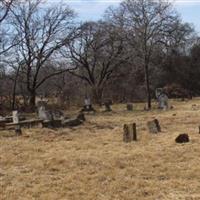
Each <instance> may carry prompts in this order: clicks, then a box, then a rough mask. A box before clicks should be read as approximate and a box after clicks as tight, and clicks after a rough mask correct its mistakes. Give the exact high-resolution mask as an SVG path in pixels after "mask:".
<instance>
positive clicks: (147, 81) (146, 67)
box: [145, 63, 151, 109]
mask: <svg viewBox="0 0 200 200" xmlns="http://www.w3.org/2000/svg"><path fill="white" fill-rule="evenodd" d="M145 84H146V95H147V108H148V109H151V92H150V83H149V67H148V64H147V63H145Z"/></svg>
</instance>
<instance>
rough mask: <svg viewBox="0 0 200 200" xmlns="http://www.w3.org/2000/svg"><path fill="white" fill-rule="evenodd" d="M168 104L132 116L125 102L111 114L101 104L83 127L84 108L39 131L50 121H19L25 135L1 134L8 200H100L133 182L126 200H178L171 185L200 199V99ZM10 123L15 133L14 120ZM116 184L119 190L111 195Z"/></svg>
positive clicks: (139, 106)
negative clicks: (16, 199) (61, 123)
mask: <svg viewBox="0 0 200 200" xmlns="http://www.w3.org/2000/svg"><path fill="white" fill-rule="evenodd" d="M168 104H169V105H174V107H175V108H174V109H167V110H166V109H163V110H161V109H159V108H158V105H159V101H158V102H156V101H155V102H154V103H153V109H152V111H144V110H143V107H144V104H143V103H133V110H132V111H130V110H127V105H126V104H113V105H112V110H113V111H111V112H104V108H100V107H98V106H95V107H94V108H95V110H96V112H95V114H94V113H85V114H83V115H80V116H79V117H80V118H81V120H80V121H81V124H76V122H75V126H73V125H74V121H73V120H75V121H76V119H77V118H78V117H77V116H78V115H77V113H79V112H80V110H81V109H80V108H79V109H77V110H73V111H70V113H74V114H75V115H74V116H75V117H74V118H73V117H72V118H70V117H69V114H70V113H63V114H65V115H66V116H68V117H66V118H67V119H64V121H66V124H67V125H66V126H60V127H59V126H56V127H53V126H52V125H51V126H49V124H48V126H40V125H41V124H40V123H43V119H39V118H38V119H36V118H35V119H34V120H32V121H31V120H29V119H27V118H26V119H25V117H23V118H22V117H20V118H21V119H20V120H19V122H18V123H17V122H15V123H16V124H18V125H20V126H21V134H18V132H17V130H15V129H14V130H12V129H11V130H6V129H7V128H6V129H4V130H2V129H1V132H0V146H1V148H0V161H1V168H0V180H1V182H2V183H3V185H2V188H3V190H2V193H1V194H2V197H3V198H2V199H4V196H5V195H7V196H9V198H10V199H13V198H14V197H15V196H18V197H19V199H23V198H24V199H28V198H29V197H30V196H34V197H36V198H38V199H48V198H50V199H51V198H52V197H53V198H54V199H61V198H62V196H65V195H67V196H68V197H70V198H69V199H92V198H93V199H96V198H97V197H98V194H99V195H100V196H102V195H103V198H104V199H108V198H109V197H112V198H113V199H117V198H120V196H121V192H120V191H121V188H123V187H127V185H132V189H131V190H129V189H128V187H127V194H126V195H125V196H127V199H128V196H131V195H133V193H134V195H136V198H138V199H145V198H147V197H148V198H147V199H156V198H160V199H163V198H165V197H167V199H173V195H174V192H172V191H171V192H169V193H167V194H166V192H167V191H170V188H172V187H175V188H176V192H177V193H178V194H180V195H181V194H184V195H187V194H188V190H190V191H191V195H192V194H194V193H197V194H198V188H199V186H198V185H199V184H198V183H199V180H200V179H199V175H198V174H199V165H198V159H197V158H198V156H199V152H200V138H199V118H200V113H199V112H198V111H196V110H193V109H192V105H193V104H196V105H200V99H198V98H197V99H194V100H192V101H189V102H186V101H183V102H180V101H178V100H169V101H168ZM46 112H47V111H46ZM48 112H49V111H48ZM14 114H16V113H14ZM35 116H36V115H35ZM57 117H58V116H57ZM62 117H63V116H62ZM76 117H77V118H76ZM63 118H64V117H63ZM8 119H9V120H8ZM7 120H8V121H9V122H8V124H7V123H6V127H7V126H8V129H9V128H10V123H11V125H13V123H14V122H11V120H10V117H7ZM45 120H46V119H45ZM68 120H71V122H69V121H68ZM72 121H73V122H72ZM68 123H69V125H68ZM25 124H26V125H25ZM14 125H15V124H14ZM71 125H72V126H71ZM177 142H178V143H177ZM182 142H183V143H182ZM179 143H182V144H179ZM5 152H6V153H5ZM188 161H189V163H188ZM188 165H190V167H188V168H185V167H184V166H188ZM113 170H114V171H113ZM138 170H140V171H138ZM44 175H45V176H44ZM132 177H134V182H135V181H136V183H134V182H133V179H132ZM190 177H192V178H193V180H192V181H191V179H190ZM11 180H12V182H11ZM182 180H184V182H183V181H182ZM22 182H24V183H26V184H25V185H24V184H22ZM83 184H84V185H83ZM141 185H142V189H141ZM158 185H159V186H158ZM184 185H187V188H188V190H187V192H186V191H185V190H184V189H182V188H183V186H184ZM27 187H28V188H29V189H27ZM113 187H115V188H116V189H115V190H116V191H117V192H115V193H113V192H112V191H113ZM52 188H54V189H56V190H57V192H56V193H55V192H54V191H53V190H52ZM80 188H82V189H81V191H82V192H80V191H79V189H80ZM92 188H93V190H94V191H93V192H89V190H90V189H92ZM105 190H106V192H104V191H105ZM44 191H45V192H44ZM133 191H136V192H133ZM88 192H89V194H88ZM100 193H101V194H100ZM189 194H190V193H189ZM100 196H99V198H100Z"/></svg>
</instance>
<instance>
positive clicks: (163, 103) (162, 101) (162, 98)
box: [158, 93, 169, 110]
mask: <svg viewBox="0 0 200 200" xmlns="http://www.w3.org/2000/svg"><path fill="white" fill-rule="evenodd" d="M168 107H169V105H168V96H167V95H166V94H164V93H163V94H160V95H159V97H158V108H159V109H163V110H167V109H168Z"/></svg>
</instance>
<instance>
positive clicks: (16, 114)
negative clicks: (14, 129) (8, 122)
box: [12, 110, 19, 124]
mask: <svg viewBox="0 0 200 200" xmlns="http://www.w3.org/2000/svg"><path fill="white" fill-rule="evenodd" d="M12 114H13V123H16V124H18V123H19V114H18V111H17V110H14V111H13V112H12Z"/></svg>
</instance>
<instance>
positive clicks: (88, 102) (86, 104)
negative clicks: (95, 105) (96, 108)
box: [84, 98, 92, 109]
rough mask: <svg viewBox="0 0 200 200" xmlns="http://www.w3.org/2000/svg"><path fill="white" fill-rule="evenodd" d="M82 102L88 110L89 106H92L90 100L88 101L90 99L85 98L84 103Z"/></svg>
mask: <svg viewBox="0 0 200 200" xmlns="http://www.w3.org/2000/svg"><path fill="white" fill-rule="evenodd" d="M84 102H85V106H86V108H87V109H89V108H90V106H91V105H92V104H91V100H90V98H85V101H84Z"/></svg>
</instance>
